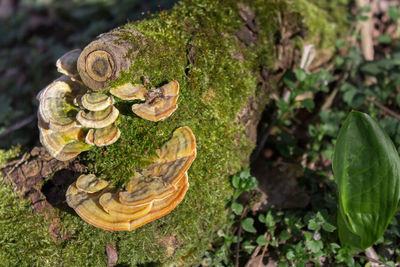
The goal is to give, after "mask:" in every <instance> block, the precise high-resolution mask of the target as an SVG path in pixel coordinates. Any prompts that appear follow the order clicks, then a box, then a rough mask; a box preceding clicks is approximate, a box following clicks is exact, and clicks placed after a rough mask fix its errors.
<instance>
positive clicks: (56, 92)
mask: <svg viewBox="0 0 400 267" xmlns="http://www.w3.org/2000/svg"><path fill="white" fill-rule="evenodd" d="M83 90H85V87H84V86H83V85H82V84H81V83H79V82H75V81H72V80H71V78H70V77H68V76H61V77H60V78H58V79H57V80H55V81H54V82H52V83H51V84H49V85H48V86H47V87H46V88H45V89H43V90H42V91H40V92H39V94H38V98H39V101H40V103H39V114H40V116H41V118H42V119H43V120H44V121H45V122H46V123H49V127H50V128H51V129H52V130H54V131H65V130H68V129H69V128H72V127H74V126H76V121H75V115H76V112H77V109H76V107H75V106H74V105H73V98H74V97H75V96H76V95H78V94H80V93H82V91H83Z"/></svg>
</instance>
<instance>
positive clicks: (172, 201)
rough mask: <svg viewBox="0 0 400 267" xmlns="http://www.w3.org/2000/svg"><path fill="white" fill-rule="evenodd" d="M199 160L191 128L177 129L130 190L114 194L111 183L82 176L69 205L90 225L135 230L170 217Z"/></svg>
mask: <svg viewBox="0 0 400 267" xmlns="http://www.w3.org/2000/svg"><path fill="white" fill-rule="evenodd" d="M195 157H196V139H195V137H194V135H193V133H192V131H191V130H190V128H189V127H186V126H185V127H182V128H179V129H177V130H176V131H175V132H174V134H173V136H172V138H171V139H170V140H169V141H168V142H167V143H165V144H164V145H163V146H162V147H161V149H159V150H158V151H157V157H156V158H155V159H154V160H155V162H154V163H153V164H151V165H150V166H148V167H147V168H145V169H143V170H138V171H137V172H136V173H135V175H134V176H133V177H132V178H131V181H130V182H129V183H128V184H127V186H126V188H125V189H126V191H122V192H118V191H117V192H111V190H110V189H108V188H107V187H108V182H106V181H105V180H102V179H98V178H97V177H96V176H95V175H93V174H89V175H81V176H80V177H79V178H78V180H77V181H76V182H75V183H74V184H72V185H71V186H70V187H69V188H68V190H67V195H66V199H67V203H68V205H69V206H70V207H72V208H73V209H74V210H75V211H76V213H77V214H78V215H79V216H80V217H81V218H82V219H84V220H85V221H86V222H88V223H90V224H92V225H94V226H96V227H98V228H102V229H105V230H109V231H123V230H125V231H131V230H133V229H135V228H137V227H139V226H141V225H144V224H146V223H148V222H151V221H153V220H155V219H157V218H160V217H162V216H164V215H166V214H168V213H169V212H170V211H171V210H173V209H174V208H175V207H176V206H177V205H178V204H179V203H180V202H181V201H182V199H183V197H184V196H185V194H186V191H187V189H188V187H189V182H188V175H187V171H188V169H189V167H190V165H191V164H192V162H193V160H194V158H195Z"/></svg>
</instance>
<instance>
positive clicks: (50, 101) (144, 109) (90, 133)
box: [37, 33, 196, 231]
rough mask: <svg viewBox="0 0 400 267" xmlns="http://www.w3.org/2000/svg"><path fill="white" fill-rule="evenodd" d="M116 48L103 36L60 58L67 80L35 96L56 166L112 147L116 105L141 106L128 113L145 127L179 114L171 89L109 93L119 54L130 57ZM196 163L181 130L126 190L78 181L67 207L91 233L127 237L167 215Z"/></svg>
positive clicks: (188, 134)
mask: <svg viewBox="0 0 400 267" xmlns="http://www.w3.org/2000/svg"><path fill="white" fill-rule="evenodd" d="M137 34H140V33H137ZM114 41H115V36H114V35H112V34H111V35H110V34H105V35H103V36H100V37H99V39H97V40H95V41H94V42H92V43H90V44H89V45H88V46H87V47H86V48H85V49H84V50H83V51H81V50H79V49H75V50H72V51H70V52H68V53H66V54H65V55H63V56H62V57H61V58H60V59H59V60H57V63H56V66H57V69H58V71H59V72H61V73H63V74H65V75H64V76H62V77H60V78H59V79H57V80H55V81H54V82H52V83H51V84H50V85H48V86H47V87H46V88H45V89H43V90H42V91H40V92H39V94H38V97H37V98H38V100H39V102H40V103H39V111H38V118H39V130H40V141H41V143H42V144H43V146H45V147H46V149H47V150H48V151H49V153H50V154H51V155H52V156H53V157H55V158H56V159H58V160H70V159H72V158H74V157H76V156H77V155H78V154H79V153H81V152H82V151H85V150H88V149H90V147H91V146H107V145H111V144H113V143H114V142H116V141H117V140H118V138H119V137H120V135H121V131H120V130H119V129H118V127H117V125H116V123H115V122H116V120H117V118H118V116H119V111H118V109H117V108H116V107H115V106H114V97H118V98H120V99H122V100H126V101H130V100H142V101H144V102H143V103H139V104H134V105H132V111H133V113H134V114H136V115H137V116H139V117H141V118H143V119H146V120H151V121H160V120H164V119H166V118H168V117H169V116H170V115H171V114H172V113H173V112H174V111H175V110H176V109H177V107H178V105H177V100H178V97H179V83H178V82H177V81H172V82H170V83H168V84H165V85H164V86H162V87H160V88H151V89H149V90H147V89H146V88H145V87H144V86H143V85H141V84H131V83H125V84H123V85H119V86H116V87H113V88H108V87H109V81H113V80H115V79H116V77H118V76H119V74H120V72H121V71H123V70H127V69H128V67H129V64H130V62H128V61H127V59H126V57H125V56H126V54H123V53H128V51H129V49H127V47H126V44H124V45H123V46H119V44H117V43H115V42H114ZM104 47H105V48H104ZM103 48H104V49H103ZM121 53H122V54H123V56H121ZM195 157H196V139H195V136H194V135H193V133H192V131H191V130H190V128H189V127H187V126H185V127H181V128H179V129H177V130H176V131H175V132H174V133H173V136H172V138H171V139H170V140H169V141H168V142H167V143H165V144H164V145H163V146H162V147H161V149H158V150H157V151H156V156H155V157H153V158H151V159H150V161H151V162H152V163H151V164H150V165H148V166H147V167H145V168H143V169H140V170H136V171H135V172H134V174H133V175H132V177H131V179H130V181H129V182H128V183H127V185H126V186H125V189H124V190H118V191H116V190H113V189H112V188H110V187H109V183H108V182H107V181H106V180H103V179H99V178H97V177H96V176H95V175H94V174H83V175H81V176H80V177H79V178H78V179H77V181H76V182H75V183H73V184H72V185H70V187H69V188H68V190H67V194H66V199H67V203H68V205H69V206H70V207H72V208H73V209H74V210H75V211H76V213H77V214H78V215H79V216H80V217H81V218H82V219H83V220H85V221H86V222H88V223H90V224H92V225H94V226H96V227H99V228H102V229H105V230H109V231H122V230H125V231H131V230H133V229H135V228H137V227H139V226H141V225H144V224H146V223H148V222H151V221H153V220H155V219H157V218H160V217H162V216H164V215H166V214H168V213H169V212H170V211H171V210H173V209H174V208H175V207H176V206H177V205H178V204H179V203H180V202H181V201H182V199H183V197H184V196H185V194H186V191H187V190H188V187H189V182H188V175H187V171H188V169H189V168H190V166H191V164H192V162H193V161H194V159H195Z"/></svg>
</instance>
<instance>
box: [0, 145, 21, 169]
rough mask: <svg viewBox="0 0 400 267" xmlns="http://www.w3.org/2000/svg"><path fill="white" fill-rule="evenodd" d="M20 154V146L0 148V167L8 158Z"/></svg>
mask: <svg viewBox="0 0 400 267" xmlns="http://www.w3.org/2000/svg"><path fill="white" fill-rule="evenodd" d="M20 154H21V147H20V146H15V147H12V148H10V149H8V150H4V149H0V168H2V167H3V166H4V164H6V163H7V161H9V160H10V159H13V158H15V157H18V156H19V155H20Z"/></svg>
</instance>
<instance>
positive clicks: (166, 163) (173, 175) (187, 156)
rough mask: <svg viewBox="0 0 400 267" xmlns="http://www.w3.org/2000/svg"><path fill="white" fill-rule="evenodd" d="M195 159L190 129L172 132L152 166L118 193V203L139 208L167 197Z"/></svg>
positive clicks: (194, 147)
mask: <svg viewBox="0 0 400 267" xmlns="http://www.w3.org/2000/svg"><path fill="white" fill-rule="evenodd" d="M195 157H196V139H195V137H194V134H193V132H192V131H191V130H190V128H189V127H187V126H185V127H181V128H178V129H177V130H175V132H174V133H173V135H172V138H171V139H170V140H169V141H167V142H166V143H165V144H164V145H163V146H162V147H161V149H159V150H157V158H156V159H155V162H154V163H153V164H151V165H149V166H148V167H146V168H145V169H143V170H141V171H140V172H138V173H136V174H135V175H134V176H133V177H132V178H131V180H130V181H129V183H128V184H127V186H126V191H122V192H120V193H119V196H120V201H121V203H124V204H126V205H132V206H136V205H141V204H143V203H146V202H149V201H152V200H154V199H162V198H164V197H166V196H168V195H169V194H170V193H171V192H172V191H173V190H174V189H175V188H176V185H177V184H178V182H179V180H180V179H181V178H182V176H183V174H184V173H185V172H186V171H187V170H188V169H189V168H190V166H191V164H192V162H193V161H194V159H195Z"/></svg>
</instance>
